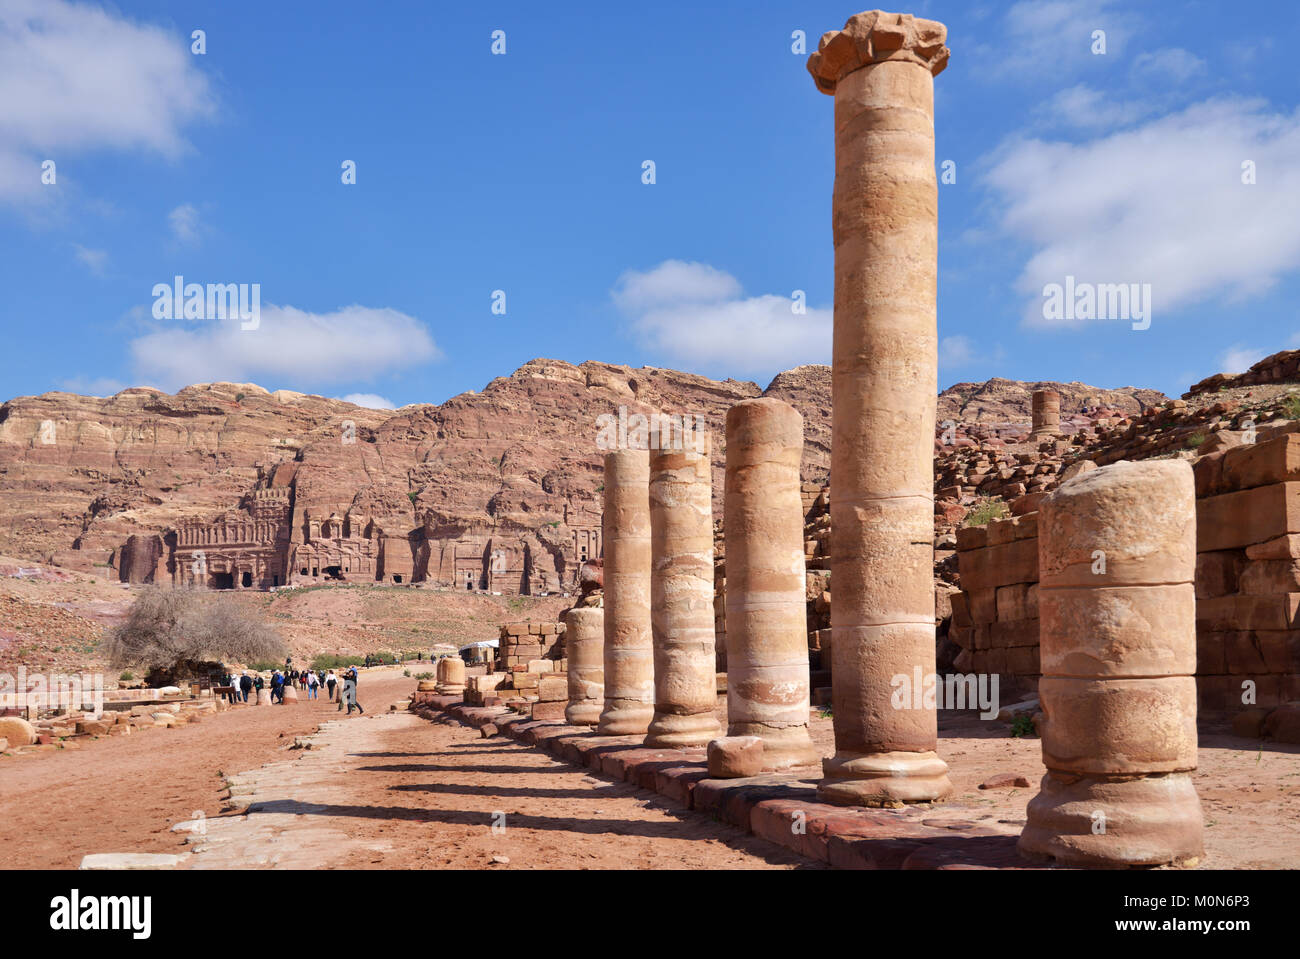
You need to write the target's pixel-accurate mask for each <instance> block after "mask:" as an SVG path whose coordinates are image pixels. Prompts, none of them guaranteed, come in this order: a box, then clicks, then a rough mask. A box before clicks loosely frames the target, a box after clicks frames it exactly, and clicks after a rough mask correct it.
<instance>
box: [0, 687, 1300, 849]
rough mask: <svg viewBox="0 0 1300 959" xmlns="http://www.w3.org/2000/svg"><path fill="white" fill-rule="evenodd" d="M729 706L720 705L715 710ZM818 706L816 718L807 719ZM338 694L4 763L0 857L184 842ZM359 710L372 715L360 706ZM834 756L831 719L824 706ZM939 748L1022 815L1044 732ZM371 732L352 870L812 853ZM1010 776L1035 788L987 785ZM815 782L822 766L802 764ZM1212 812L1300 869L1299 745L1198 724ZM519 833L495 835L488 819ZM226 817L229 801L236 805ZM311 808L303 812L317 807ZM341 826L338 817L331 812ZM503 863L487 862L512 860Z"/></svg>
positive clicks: (993, 728) (948, 721)
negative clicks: (225, 778)
mask: <svg viewBox="0 0 1300 959" xmlns="http://www.w3.org/2000/svg"><path fill="white" fill-rule="evenodd" d="M413 685H414V680H413V679H410V678H406V677H403V676H402V675H401V673H400V672H399V671H397V670H386V671H380V670H376V671H372V672H370V673H368V674H366V675H365V676H364V677H363V679H362V685H361V692H362V696H361V701H362V702H363V703H364V704H366V706H367V708H368V709H370V710H371V713H372V714H373V713H375V712H382V711H385V710H387V708H388V705H389V703H391V702H395V701H398V700H401V699H404V698H406V696H407V695H408V694H409V692H410V691H411V689H412V688H413ZM721 711H722V710H721V709H720V712H721ZM814 715H816V714H814ZM339 716H340V714H339V713H338V712H336V711H335V707H334V705H333V704H330V703H327V702H325V701H323V700H319V701H316V702H310V701H303V702H301V703H299V704H298V705H296V706H287V707H279V706H277V707H269V708H248V709H239V710H231V711H228V712H224V713H221V714H219V715H216V716H212V717H209V718H208V719H206V720H204V721H203V722H201V723H199V724H196V725H188V726H183V727H180V728H177V729H152V730H145V731H143V732H140V733H137V734H135V735H132V736H127V737H122V738H116V737H114V738H108V739H102V740H97V741H93V742H89V743H87V744H86V745H85V746H84V747H82V748H81V749H77V750H75V751H73V750H69V751H59V752H50V753H41V754H34V755H31V756H26V757H6V758H4V759H0V811H2V815H0V868H49V867H75V866H76V865H77V863H78V862H79V861H80V859H81V857H82V856H83V855H85V854H87V853H92V852H164V853H165V852H171V853H174V852H181V851H183V846H182V840H181V838H180V837H179V836H178V835H177V834H175V833H172V832H170V827H171V825H172V824H173V823H175V822H178V821H181V820H184V819H189V818H191V816H192V815H193V813H194V812H195V811H196V810H203V812H204V814H205V815H206V816H207V817H209V818H212V817H216V816H219V815H221V814H222V810H223V808H227V807H226V804H225V803H224V802H223V800H222V796H223V795H224V792H223V782H222V780H221V777H220V775H219V773H220V772H221V771H225V772H230V773H238V772H242V771H244V770H249V769H254V768H256V767H258V766H260V765H262V764H263V763H267V762H275V761H284V760H286V759H293V758H294V757H295V756H297V757H301V760H302V761H304V762H306V761H313V760H312V758H311V757H312V754H311V753H310V751H308V752H305V753H303V752H289V751H288V749H287V747H288V746H289V744H291V743H292V742H293V739H294V737H295V736H300V735H305V734H308V733H310V732H312V731H313V730H314V729H315V727H316V726H317V724H319V723H320V722H323V721H326V720H330V719H337V718H339ZM353 721H355V722H367V720H363V719H356V720H353ZM813 727H814V739H815V740H816V741H817V742H818V743H819V744H820V745H821V746H822V747H823V751H825V752H829V751H830V746H831V735H830V734H831V723H830V720H829V719H825V718H820V717H818V718H815V719H814V722H813ZM941 727H942V736H943V738H941V740H940V744H939V751H940V755H941V756H943V758H944V759H946V760H947V761H948V763H949V765H950V768H951V776H952V779H953V783H954V786H955V787H956V793H955V795H954V796H953V797H952V800H951V802H952V803H955V804H961V805H964V806H969V807H971V809H972V815H971V816H970V817H969V818H973V819H981V818H987V819H991V820H997V821H1002V822H1007V823H1013V824H1019V823H1021V822H1023V820H1024V810H1025V804H1026V803H1027V802H1028V800H1029V799H1030V798H1031V797H1032V796H1033V795H1034V793H1035V792H1036V790H1037V782H1038V778H1039V777H1040V776H1041V775H1042V772H1043V767H1042V764H1041V762H1040V760H1039V748H1040V746H1039V742H1038V740H1036V739H1011V738H1009V737H1008V735H1007V727H1006V726H1005V725H1003V724H998V723H984V722H980V721H978V720H976V719H973V718H970V717H969V716H954V715H951V714H948V715H945V716H944V717H943V720H942V722H941ZM374 730H375V732H374V742H373V744H372V745H371V746H367V748H366V749H365V750H364V751H358V752H356V753H355V754H352V755H349V756H348V759H347V763H348V765H347V771H346V775H345V776H344V777H343V779H342V781H344V782H346V783H347V789H348V798H349V808H350V809H353V810H355V814H349V816H348V818H347V820H346V828H347V830H348V833H349V835H351V836H355V837H356V838H357V839H358V840H362V841H365V840H374V839H383V840H386V842H385V843H383V845H385V846H386V847H387V848H388V850H389V851H387V852H382V853H375V852H369V851H367V852H360V851H358V852H356V853H354V854H350V855H349V857H348V859H347V860H346V861H344V862H343V863H341V865H344V866H347V867H353V868H367V867H368V868H412V867H415V868H419V867H430V866H433V867H441V868H449V867H450V868H483V867H488V866H489V865H490V864H491V858H492V856H494V855H504V856H506V857H508V858H509V860H510V863H509V865H508V867H506V868H520V867H522V868H543V867H549V868H628V867H631V866H633V865H634V864H635V865H636V866H637V867H640V868H647V867H650V868H655V867H658V868H790V867H792V866H793V867H797V866H807V865H811V864H809V863H807V862H805V861H804V860H801V859H799V858H798V857H796V856H793V855H791V854H788V853H786V852H785V851H783V850H779V849H777V848H776V847H774V846H771V845H769V844H767V843H764V842H762V841H761V840H758V839H754V838H752V837H748V836H746V835H745V834H744V833H742V832H741V831H739V830H736V829H733V828H731V827H728V826H726V825H724V824H720V823H717V822H714V821H713V820H711V819H707V818H705V817H703V816H699V815H697V814H694V813H690V812H684V811H681V810H677V809H674V808H673V807H671V806H670V805H668V804H667V803H666V802H664V801H663V800H661V799H660V798H659V797H657V796H656V795H655V794H653V793H650V792H646V791H644V790H639V789H636V788H635V787H632V786H630V785H627V784H623V783H613V782H611V781H609V780H606V779H602V778H600V777H598V776H596V775H594V774H592V773H591V772H589V771H588V770H585V769H580V768H577V767H573V766H567V765H565V764H563V763H558V762H555V761H553V760H552V759H550V758H549V757H548V756H547V755H545V754H544V753H542V752H541V751H540V750H536V749H533V748H530V747H526V746H522V745H519V744H516V743H514V742H513V741H509V740H505V739H503V738H495V739H491V740H483V739H480V738H479V735H478V733H477V731H475V730H473V729H469V728H466V727H462V726H460V725H458V724H453V723H424V722H420V723H418V724H414V725H412V724H410V723H407V724H403V725H401V726H400V727H396V728H390V726H388V725H384V724H379V723H375V724H374ZM1002 773H1017V774H1020V775H1023V776H1025V777H1027V778H1028V779H1029V780H1030V782H1031V784H1032V785H1031V787H1030V788H1029V789H1000V790H980V789H978V788H977V787H978V785H979V783H981V782H983V781H984V780H986V779H988V778H990V777H992V776H994V775H998V774H1002ZM808 775H809V777H810V778H815V777H816V775H817V771H816V770H815V769H812V768H810V769H809V770H808ZM1196 784H1197V789H1198V790H1199V793H1200V796H1201V801H1202V805H1203V807H1204V809H1205V818H1206V827H1207V828H1206V833H1205V835H1206V858H1205V860H1204V861H1203V865H1204V866H1205V867H1207V868H1236V869H1249V868H1295V867H1296V866H1300V794H1298V790H1297V784H1300V747H1295V746H1279V745H1272V744H1269V745H1267V746H1265V747H1264V748H1262V749H1261V748H1260V746H1259V744H1258V743H1253V742H1249V741H1246V740H1243V739H1239V738H1235V737H1231V736H1228V735H1226V734H1223V733H1217V732H1206V731H1203V732H1202V737H1201V750H1200V769H1199V770H1198V771H1197V773H1196ZM496 810H504V811H505V812H506V813H507V814H508V817H509V825H510V828H509V829H508V830H507V833H506V834H505V835H504V836H494V835H492V834H491V832H490V830H489V829H487V828H486V827H485V822H486V820H487V818H488V817H490V814H491V813H492V812H493V811H496ZM226 814H227V815H229V814H230V813H229V812H228V811H227V813H226ZM309 818H310V817H309ZM336 825H337V823H336ZM503 865H504V864H500V865H496V866H492V868H503Z"/></svg>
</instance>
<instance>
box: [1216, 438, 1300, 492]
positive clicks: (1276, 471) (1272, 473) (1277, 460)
mask: <svg viewBox="0 0 1300 959" xmlns="http://www.w3.org/2000/svg"><path fill="white" fill-rule="evenodd" d="M1297 479H1300V435H1296V434H1295V433H1292V434H1289V435H1285V436H1279V437H1277V438H1275V439H1270V440H1265V441H1263V442H1259V443H1251V444H1248V445H1244V446H1238V447H1236V448H1234V449H1230V450H1228V451H1227V452H1226V453H1224V456H1223V474H1222V484H1223V488H1224V489H1228V490H1244V489H1250V488H1253V487H1256V486H1268V485H1272V484H1275V483H1285V482H1288V481H1291V480H1297Z"/></svg>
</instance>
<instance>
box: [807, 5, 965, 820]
mask: <svg viewBox="0 0 1300 959" xmlns="http://www.w3.org/2000/svg"><path fill="white" fill-rule="evenodd" d="M946 37H947V28H946V27H944V25H943V24H941V23H937V22H935V21H933V20H917V19H914V18H913V17H911V16H910V15H908V14H896V13H881V12H879V11H872V12H870V13H859V14H856V15H855V16H853V17H850V18H849V21H848V23H846V24H845V26H844V29H843V30H841V31H836V32H831V33H827V34H825V35H823V36H822V38H821V43H820V45H819V48H818V51H817V52H816V53H814V54H813V55H812V56H810V57H809V58H808V69H809V71H810V72H811V73H812V75H813V78H814V79H815V80H816V82H817V88H818V89H819V90H821V91H822V92H823V93H829V94H833V95H834V96H835V195H834V201H833V213H832V218H833V231H834V240H835V324H834V326H835V331H834V347H833V360H832V386H831V392H832V402H833V410H832V420H831V486H832V492H831V570H832V581H831V588H832V591H833V593H834V596H835V601H834V603H832V605H831V627H832V654H831V655H832V657H833V663H834V665H833V671H832V705H833V710H834V725H835V756H834V757H833V758H831V759H827V760H824V761H823V773H824V778H823V779H822V782H821V785H820V787H819V788H818V794H819V795H820V796H821V797H822V798H823V799H824V800H826V801H828V802H833V803H841V804H847V805H896V804H898V803H900V802H913V801H926V800H934V799H939V798H941V797H944V796H946V795H947V794H948V793H949V792H951V790H952V786H951V784H950V783H949V782H948V767H947V766H946V765H945V764H944V762H943V761H942V760H941V759H939V757H938V755H937V754H936V753H935V746H936V743H937V740H938V724H937V719H938V717H937V714H936V712H935V710H934V708H933V707H931V708H929V709H925V708H922V706H921V703H922V701H923V700H922V698H921V696H920V694H919V692H917V694H916V698H915V700H913V698H912V696H911V695H910V692H911V691H906V692H908V693H909V694H908V695H907V696H906V697H905V700H904V701H903V702H902V703H900V704H899V708H895V705H894V704H893V703H892V702H891V697H892V695H893V693H894V690H895V685H894V684H893V682H891V681H892V680H894V679H895V677H899V678H900V681H906V682H908V683H909V684H910V682H911V677H913V676H914V675H915V672H916V671H918V670H919V671H920V672H921V673H922V674H923V675H924V676H929V675H930V674H933V673H934V670H935V656H934V643H935V633H934V450H933V446H934V419H935V396H936V395H937V380H938V371H937V366H938V347H937V334H936V325H935V295H936V274H937V269H938V196H937V193H938V187H937V184H936V182H935V173H934V81H933V77H934V75H935V74H937V73H938V72H939V71H940V70H942V69H943V68H944V66H945V65H946V64H947V62H948V48H947V47H946V46H945V45H944V41H945V39H946ZM903 678H906V679H905V680H903Z"/></svg>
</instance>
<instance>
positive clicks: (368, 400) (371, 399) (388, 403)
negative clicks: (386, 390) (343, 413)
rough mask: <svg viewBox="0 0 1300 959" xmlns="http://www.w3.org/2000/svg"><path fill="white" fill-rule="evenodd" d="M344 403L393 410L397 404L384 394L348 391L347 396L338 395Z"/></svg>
mask: <svg viewBox="0 0 1300 959" xmlns="http://www.w3.org/2000/svg"><path fill="white" fill-rule="evenodd" d="M340 399H341V400H343V402H344V403H351V404H352V405H353V406H364V407H365V408H366V409H368V410H395V409H397V404H396V403H394V402H393V401H392V400H390V399H388V397H386V396H380V395H379V394H378V393H349V394H348V395H347V396H342V397H340Z"/></svg>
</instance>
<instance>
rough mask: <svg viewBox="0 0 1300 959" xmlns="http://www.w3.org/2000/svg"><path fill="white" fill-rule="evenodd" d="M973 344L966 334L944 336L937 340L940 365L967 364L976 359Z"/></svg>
mask: <svg viewBox="0 0 1300 959" xmlns="http://www.w3.org/2000/svg"><path fill="white" fill-rule="evenodd" d="M976 358H977V357H976V355H975V344H973V343H972V342H971V341H970V337H966V336H945V337H944V338H943V339H941V340H940V341H939V365H940V366H968V365H970V364H971V363H973V362H974V361H975V360H976Z"/></svg>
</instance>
